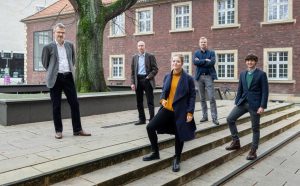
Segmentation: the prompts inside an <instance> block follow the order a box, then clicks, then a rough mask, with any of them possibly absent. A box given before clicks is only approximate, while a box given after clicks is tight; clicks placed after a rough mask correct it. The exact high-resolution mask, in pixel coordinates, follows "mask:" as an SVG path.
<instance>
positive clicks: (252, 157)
mask: <svg viewBox="0 0 300 186" xmlns="http://www.w3.org/2000/svg"><path fill="white" fill-rule="evenodd" d="M256 158H257V155H256V149H253V148H251V150H250V152H249V154H248V156H247V158H246V159H247V160H255V159H256Z"/></svg>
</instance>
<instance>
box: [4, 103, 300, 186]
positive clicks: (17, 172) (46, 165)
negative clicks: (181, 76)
mask: <svg viewBox="0 0 300 186" xmlns="http://www.w3.org/2000/svg"><path fill="white" fill-rule="evenodd" d="M292 107H293V104H288V103H283V104H271V106H270V108H269V109H268V110H266V112H265V113H264V115H263V117H262V120H263V119H264V118H265V117H266V116H268V115H274V113H276V112H279V113H281V114H279V113H278V114H275V115H276V117H275V119H274V118H273V119H272V120H274V121H275V120H276V118H277V120H278V119H279V118H280V117H283V118H285V117H288V116H289V115H294V114H296V113H298V112H299V111H298V110H297V109H295V108H292ZM277 116H278V117H277ZM248 120H249V116H247V115H245V116H243V117H242V118H241V120H239V123H242V122H246V121H248ZM203 126H205V124H204V125H203ZM198 128H202V124H201V125H199V126H198ZM203 128H204V127H203ZM226 128H227V125H226V124H225V123H224V122H223V123H221V125H220V126H211V127H207V128H204V129H198V131H197V137H198V138H199V137H203V136H207V135H209V134H213V133H216V131H221V130H224V129H226ZM248 131H250V130H249V129H248ZM140 136H141V135H140ZM160 139H162V140H160V148H161V149H164V148H168V147H172V146H173V144H174V138H173V137H171V136H170V135H162V137H161V136H160ZM229 139H230V137H227V138H226V140H225V141H224V142H227V141H228V140H229ZM217 143H220V141H219V142H215V144H217ZM206 148H207V147H206ZM68 149H69V150H72V149H71V147H69V146H68V147H66V149H65V150H68ZM61 150H62V149H61ZM69 150H68V151H69ZM149 151H150V146H149V140H148V138H147V136H144V137H140V140H137V139H136V140H134V141H130V140H129V141H124V142H123V143H119V144H116V145H112V146H109V147H106V148H99V149H94V150H90V151H83V152H81V153H77V154H75V155H74V154H72V152H70V155H69V156H62V157H61V158H56V159H55V158H54V159H53V160H51V161H47V162H40V163H34V161H33V162H31V164H26V162H27V161H26V160H24V162H25V163H24V164H23V166H19V167H17V168H15V169H10V170H7V171H3V172H1V174H0V185H1V184H6V183H28V184H29V183H32V185H43V184H48V183H56V182H58V181H60V180H65V179H68V178H72V177H74V176H78V175H82V174H85V173H88V172H92V171H95V170H98V169H101V168H104V167H107V166H110V165H114V164H117V163H120V162H123V161H126V160H129V159H133V158H136V157H139V156H142V155H144V154H147V153H149ZM33 158H34V157H33ZM26 165H27V166H26Z"/></svg>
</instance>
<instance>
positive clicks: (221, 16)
mask: <svg viewBox="0 0 300 186" xmlns="http://www.w3.org/2000/svg"><path fill="white" fill-rule="evenodd" d="M234 1H235V0H218V24H233V23H235V18H234V15H235V5H234Z"/></svg>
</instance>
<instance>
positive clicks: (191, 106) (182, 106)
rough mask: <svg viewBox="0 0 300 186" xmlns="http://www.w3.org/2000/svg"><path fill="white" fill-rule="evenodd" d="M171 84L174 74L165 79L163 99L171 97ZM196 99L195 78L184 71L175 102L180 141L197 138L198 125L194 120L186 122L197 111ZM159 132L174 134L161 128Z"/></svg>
mask: <svg viewBox="0 0 300 186" xmlns="http://www.w3.org/2000/svg"><path fill="white" fill-rule="evenodd" d="M171 82H172V72H171V73H169V74H167V75H166V76H165V78H164V84H163V89H162V94H161V97H160V98H161V99H167V98H168V97H169V93H170V89H171ZM195 99H196V91H195V84H194V78H193V77H192V76H190V75H188V74H187V73H186V72H185V71H183V73H182V74H181V77H180V79H179V82H178V85H177V89H176V93H175V96H174V100H173V108H174V114H175V121H176V129H177V132H178V135H179V139H180V141H188V140H191V139H194V137H195V130H196V125H195V121H194V119H193V120H192V121H191V122H189V123H187V122H186V116H187V113H192V114H193V113H194V111H195ZM157 132H158V133H171V134H172V131H168V129H166V128H161V129H159V130H158V131H157Z"/></svg>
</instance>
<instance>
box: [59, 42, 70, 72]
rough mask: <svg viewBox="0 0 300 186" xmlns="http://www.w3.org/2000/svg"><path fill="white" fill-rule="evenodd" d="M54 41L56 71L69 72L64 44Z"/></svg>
mask: <svg viewBox="0 0 300 186" xmlns="http://www.w3.org/2000/svg"><path fill="white" fill-rule="evenodd" d="M55 42H56V46H57V52H58V73H64V72H70V66H69V62H68V57H67V52H66V48H65V45H64V44H62V45H60V44H59V43H58V42H57V41H55Z"/></svg>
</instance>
